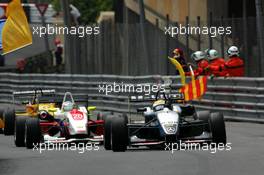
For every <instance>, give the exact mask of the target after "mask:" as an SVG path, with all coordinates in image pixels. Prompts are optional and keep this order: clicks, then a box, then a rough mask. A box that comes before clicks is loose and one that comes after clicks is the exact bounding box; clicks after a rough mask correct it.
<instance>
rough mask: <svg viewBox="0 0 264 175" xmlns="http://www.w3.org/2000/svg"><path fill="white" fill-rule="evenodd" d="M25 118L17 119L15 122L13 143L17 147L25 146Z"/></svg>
mask: <svg viewBox="0 0 264 175" xmlns="http://www.w3.org/2000/svg"><path fill="white" fill-rule="evenodd" d="M26 120H27V117H17V118H16V122H15V133H14V141H15V145H16V146H17V147H24V146H25V127H26V126H25V124H26Z"/></svg>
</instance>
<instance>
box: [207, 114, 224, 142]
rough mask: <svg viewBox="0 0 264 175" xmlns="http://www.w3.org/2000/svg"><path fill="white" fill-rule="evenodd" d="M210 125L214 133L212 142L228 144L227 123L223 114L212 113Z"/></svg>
mask: <svg viewBox="0 0 264 175" xmlns="http://www.w3.org/2000/svg"><path fill="white" fill-rule="evenodd" d="M209 125H210V128H211V132H212V142H213V143H216V144H219V143H223V144H226V129H225V121H224V117H223V114H222V113H219V112H215V113H211V115H210V119H209Z"/></svg>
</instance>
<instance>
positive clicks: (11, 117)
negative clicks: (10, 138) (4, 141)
mask: <svg viewBox="0 0 264 175" xmlns="http://www.w3.org/2000/svg"><path fill="white" fill-rule="evenodd" d="M3 118H4V124H5V126H4V134H5V135H14V130H15V118H16V115H15V110H13V109H9V108H8V109H7V110H6V111H5V112H4V114H3Z"/></svg>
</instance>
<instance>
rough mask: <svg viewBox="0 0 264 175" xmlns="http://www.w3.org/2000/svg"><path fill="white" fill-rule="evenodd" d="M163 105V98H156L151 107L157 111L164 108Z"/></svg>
mask: <svg viewBox="0 0 264 175" xmlns="http://www.w3.org/2000/svg"><path fill="white" fill-rule="evenodd" d="M164 105H165V100H157V101H155V102H154V103H153V105H152V108H153V109H154V110H155V111H159V110H162V109H163V108H164Z"/></svg>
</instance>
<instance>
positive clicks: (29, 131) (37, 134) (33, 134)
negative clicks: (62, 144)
mask: <svg viewBox="0 0 264 175" xmlns="http://www.w3.org/2000/svg"><path fill="white" fill-rule="evenodd" d="M25 126H26V127H25V140H26V143H25V144H26V147H27V148H28V149H32V148H33V147H34V146H35V145H37V144H39V143H40V140H41V130H40V125H39V119H38V118H28V119H27V120H26V125H25Z"/></svg>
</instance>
